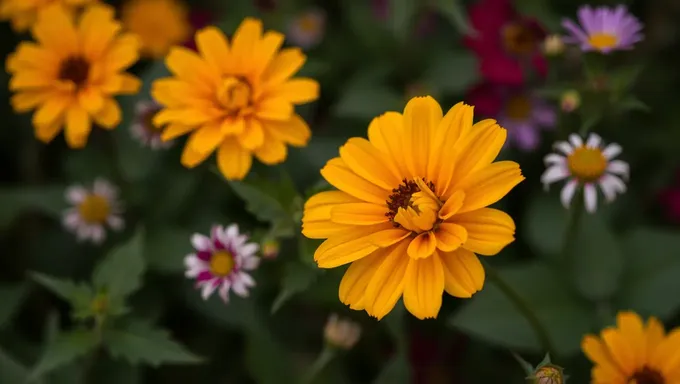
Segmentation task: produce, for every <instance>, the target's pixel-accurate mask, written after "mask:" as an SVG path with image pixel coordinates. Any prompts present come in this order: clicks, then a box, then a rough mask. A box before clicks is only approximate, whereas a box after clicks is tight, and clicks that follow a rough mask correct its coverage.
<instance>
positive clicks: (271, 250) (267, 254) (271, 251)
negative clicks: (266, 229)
mask: <svg viewBox="0 0 680 384" xmlns="http://www.w3.org/2000/svg"><path fill="white" fill-rule="evenodd" d="M279 249H280V244H279V242H278V241H276V240H274V239H266V240H265V241H263V242H262V257H264V258H265V259H276V257H277V256H278V255H279Z"/></svg>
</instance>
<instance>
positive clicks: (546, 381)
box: [533, 364, 565, 384]
mask: <svg viewBox="0 0 680 384" xmlns="http://www.w3.org/2000/svg"><path fill="white" fill-rule="evenodd" d="M533 380H534V381H533V383H534V384H564V381H565V380H564V374H563V373H562V368H560V367H558V366H556V365H552V364H546V365H544V366H542V367H540V368H537V369H536V372H535V373H534V377H533Z"/></svg>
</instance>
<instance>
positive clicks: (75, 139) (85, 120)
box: [65, 105, 92, 148]
mask: <svg viewBox="0 0 680 384" xmlns="http://www.w3.org/2000/svg"><path fill="white" fill-rule="evenodd" d="M91 130H92V121H91V120H90V116H88V114H87V111H85V109H83V108H82V107H80V106H78V105H72V106H71V107H70V108H69V109H68V110H67V111H66V130H65V133H66V144H68V146H69V147H71V148H82V147H84V146H85V144H87V138H88V136H90V131H91Z"/></svg>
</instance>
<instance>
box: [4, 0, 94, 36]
mask: <svg viewBox="0 0 680 384" xmlns="http://www.w3.org/2000/svg"><path fill="white" fill-rule="evenodd" d="M98 1H99V0H0V19H2V20H10V21H11V22H12V28H13V29H14V30H15V31H17V32H24V31H26V30H28V29H29V28H30V27H31V26H33V24H34V23H35V22H36V20H37V16H38V13H39V12H40V11H42V10H43V9H45V8H48V7H49V6H50V5H52V4H59V5H61V6H63V7H64V9H65V10H67V11H74V10H77V9H79V8H80V7H82V6H85V5H87V4H91V3H96V2H98Z"/></svg>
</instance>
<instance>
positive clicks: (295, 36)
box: [288, 9, 326, 49]
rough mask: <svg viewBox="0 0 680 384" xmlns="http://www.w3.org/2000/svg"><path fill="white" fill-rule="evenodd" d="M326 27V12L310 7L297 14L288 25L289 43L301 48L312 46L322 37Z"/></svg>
mask: <svg viewBox="0 0 680 384" xmlns="http://www.w3.org/2000/svg"><path fill="white" fill-rule="evenodd" d="M325 28H326V14H325V13H324V12H323V11H322V10H319V9H311V10H308V11H306V12H303V13H301V14H299V15H297V16H296V17H295V18H294V19H293V20H292V21H291V23H290V25H289V27H288V38H290V41H291V43H293V44H295V45H299V46H300V47H302V48H303V49H309V48H313V47H314V46H316V45H318V44H319V43H320V42H321V39H323V35H324V30H325Z"/></svg>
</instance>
